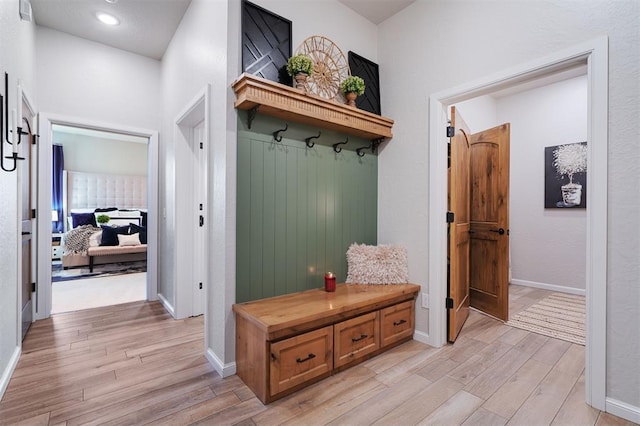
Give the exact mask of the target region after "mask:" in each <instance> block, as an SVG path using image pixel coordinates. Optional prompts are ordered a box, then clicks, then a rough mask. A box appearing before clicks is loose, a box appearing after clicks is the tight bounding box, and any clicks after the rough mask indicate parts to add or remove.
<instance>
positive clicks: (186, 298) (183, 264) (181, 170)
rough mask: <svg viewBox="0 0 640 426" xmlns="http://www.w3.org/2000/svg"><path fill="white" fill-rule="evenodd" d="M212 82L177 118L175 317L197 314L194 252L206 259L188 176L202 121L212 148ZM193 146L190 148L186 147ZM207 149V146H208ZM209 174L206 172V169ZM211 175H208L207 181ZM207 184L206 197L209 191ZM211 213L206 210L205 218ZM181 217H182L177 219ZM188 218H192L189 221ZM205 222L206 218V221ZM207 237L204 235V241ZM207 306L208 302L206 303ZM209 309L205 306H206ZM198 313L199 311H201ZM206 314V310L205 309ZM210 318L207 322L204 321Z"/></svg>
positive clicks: (207, 142) (206, 141)
mask: <svg viewBox="0 0 640 426" xmlns="http://www.w3.org/2000/svg"><path fill="white" fill-rule="evenodd" d="M210 90H211V88H210V85H207V86H205V87H204V88H203V89H202V90H200V91H199V92H198V93H197V94H196V95H195V96H194V97H193V99H191V101H189V102H188V103H187V104H186V106H185V107H184V108H183V110H182V111H181V112H180V113H179V114H177V116H176V118H175V120H174V132H173V134H174V159H175V176H181V178H180V179H175V181H174V191H175V197H176V201H175V209H176V211H175V215H174V218H173V221H174V223H173V227H172V228H173V229H175V239H174V242H175V249H174V253H175V265H176V267H175V268H174V274H173V282H174V286H173V288H174V306H175V313H176V315H175V318H186V317H189V316H192V315H194V304H193V297H194V290H193V287H192V286H194V285H195V280H194V274H193V268H192V264H191V263H192V262H193V253H194V251H197V252H198V253H201V255H202V256H203V258H202V260H203V261H206V259H207V251H206V244H204V246H203V247H194V241H195V240H196V239H195V238H194V235H193V232H194V228H193V227H194V225H195V222H193V221H195V220H196V219H197V217H198V216H197V214H196V213H197V210H196V205H195V201H194V194H193V183H192V179H190V178H189V176H193V173H194V172H193V170H194V169H195V167H196V165H194V161H197V160H196V159H195V158H194V156H193V155H192V154H191V152H190V149H196V148H195V147H193V146H191V145H192V143H193V132H194V128H195V126H196V125H198V124H199V123H200V122H202V121H204V123H203V143H204V144H205V145H206V146H207V148H210V143H209V142H210V140H209V131H208V129H209V111H210V105H209V104H210ZM186 147H190V149H186ZM207 151H208V149H207ZM204 174H205V175H206V174H207V171H206V170H205V171H204ZM207 181H208V178H206V176H205V182H207ZM206 186H207V185H206V184H205V188H204V190H205V197H206V195H207V194H208V192H207V188H206ZM204 205H205V208H206V207H208V206H209V202H208V200H206V199H205V200H204ZM207 213H208V212H205V217H206V216H207ZM178 218H180V219H179V220H178ZM187 218H192V220H193V221H190V220H189V219H187ZM205 222H206V220H205ZM207 240H208V238H207V237H206V236H205V238H204V240H203V242H206V241H207ZM206 279H207V276H206V274H205V277H204V278H203V281H205V282H203V287H204V288H205V295H204V297H205V300H207V299H206V288H207V287H208V285H207V282H206ZM205 305H206V304H205ZM205 311H206V306H205ZM198 314H199V313H198ZM205 317H206V312H205ZM206 323H207V321H205V324H206Z"/></svg>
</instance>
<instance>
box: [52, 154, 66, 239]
mask: <svg viewBox="0 0 640 426" xmlns="http://www.w3.org/2000/svg"><path fill="white" fill-rule="evenodd" d="M63 170H64V155H63V153H62V145H53V179H52V182H53V187H52V190H53V191H52V200H51V210H52V211H56V212H58V221H55V222H54V221H52V222H51V225H52V228H53V232H64V211H63V210H62V205H63V204H62V171H63Z"/></svg>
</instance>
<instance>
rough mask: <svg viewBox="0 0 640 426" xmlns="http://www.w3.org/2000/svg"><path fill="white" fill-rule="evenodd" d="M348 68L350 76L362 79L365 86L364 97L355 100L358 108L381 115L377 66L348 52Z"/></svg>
mask: <svg viewBox="0 0 640 426" xmlns="http://www.w3.org/2000/svg"><path fill="white" fill-rule="evenodd" d="M349 68H350V69H351V75H357V76H358V77H362V79H364V84H365V85H366V88H365V90H364V95H362V96H358V97H357V98H356V105H357V106H358V108H360V109H363V110H365V111H369V112H372V113H374V114H378V115H381V114H382V111H381V108H380V72H379V69H378V64H376V63H374V62H371V61H370V60H368V59H366V58H363V57H362V56H360V55H358V54H357V53H353V52H351V51H350V52H349Z"/></svg>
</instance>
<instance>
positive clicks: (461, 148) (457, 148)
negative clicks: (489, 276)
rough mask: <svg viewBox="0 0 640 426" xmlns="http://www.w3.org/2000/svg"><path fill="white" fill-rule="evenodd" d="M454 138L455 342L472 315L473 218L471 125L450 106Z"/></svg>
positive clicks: (450, 335)
mask: <svg viewBox="0 0 640 426" xmlns="http://www.w3.org/2000/svg"><path fill="white" fill-rule="evenodd" d="M451 126H452V127H453V128H454V129H455V134H454V136H453V137H452V138H451V141H450V148H451V155H450V164H449V187H448V193H449V212H450V213H453V221H452V222H451V223H449V265H448V268H449V269H448V271H449V273H448V278H449V280H448V285H447V287H448V293H449V296H448V300H447V309H448V315H447V339H448V340H449V341H450V342H454V341H455V340H456V337H458V334H459V333H460V330H461V329H462V326H463V325H464V322H465V321H466V319H467V317H468V316H469V229H470V224H469V219H470V212H469V209H470V182H471V181H470V177H469V162H470V159H469V156H470V139H469V138H470V135H471V132H469V128H468V127H467V125H466V123H465V122H464V120H463V119H462V117H461V116H460V114H459V112H457V111H456V109H455V107H451Z"/></svg>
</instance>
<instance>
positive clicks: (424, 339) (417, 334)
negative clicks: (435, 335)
mask: <svg viewBox="0 0 640 426" xmlns="http://www.w3.org/2000/svg"><path fill="white" fill-rule="evenodd" d="M413 340H417V341H418V342H420V343H424V344H426V345H430V346H433V345H432V343H431V339H429V335H428V334H427V333H425V332H423V331H418V330H415V331H414V332H413Z"/></svg>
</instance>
